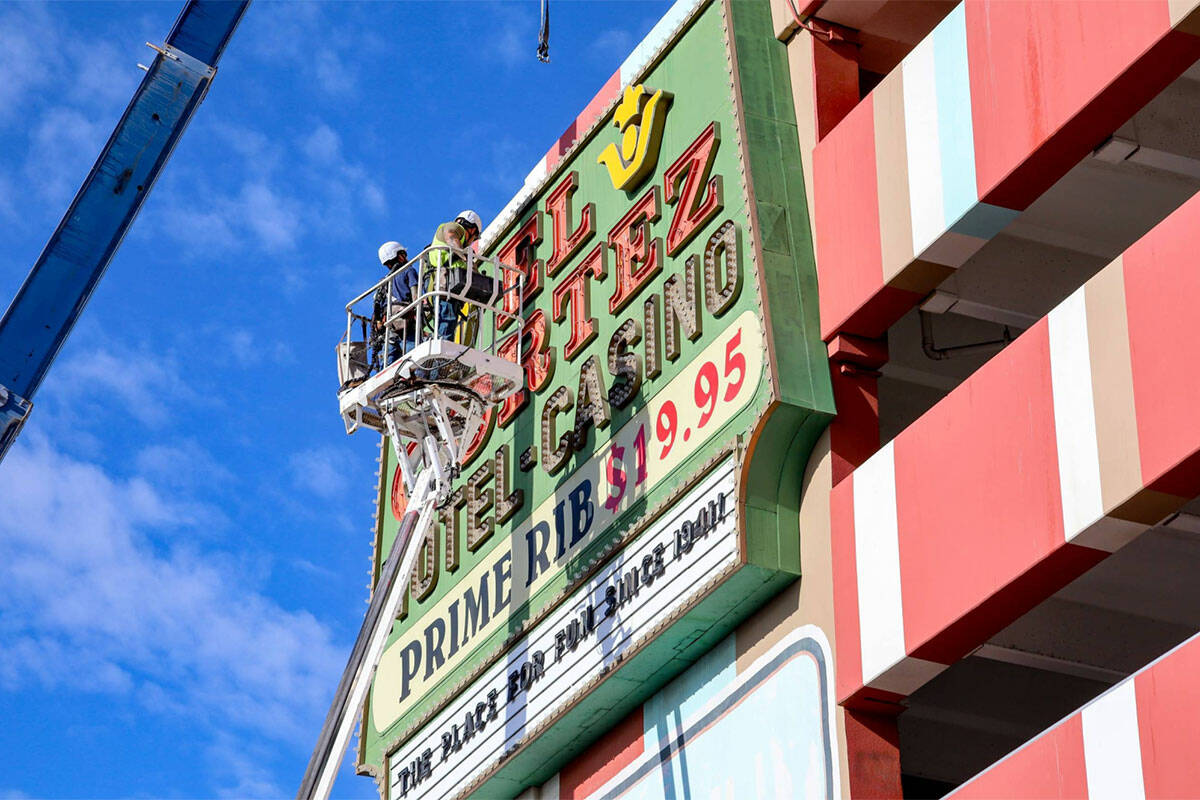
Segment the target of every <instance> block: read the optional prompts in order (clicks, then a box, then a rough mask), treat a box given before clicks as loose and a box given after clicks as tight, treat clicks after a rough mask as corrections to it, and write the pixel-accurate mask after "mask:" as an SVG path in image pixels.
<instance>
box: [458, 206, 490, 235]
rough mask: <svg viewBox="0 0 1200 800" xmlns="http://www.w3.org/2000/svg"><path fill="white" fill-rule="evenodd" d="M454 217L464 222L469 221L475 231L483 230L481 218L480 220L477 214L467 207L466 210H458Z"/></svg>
mask: <svg viewBox="0 0 1200 800" xmlns="http://www.w3.org/2000/svg"><path fill="white" fill-rule="evenodd" d="M455 219H461V220H463V221H465V222H469V223H471V224H472V225H474V226H475V230H477V231H482V230H483V220H481V219H480V218H479V215H478V214H476V213H475V212H474V211H472V210H471V209H469V208H468V209H467V210H466V211H460V212H458V216H457V217H455Z"/></svg>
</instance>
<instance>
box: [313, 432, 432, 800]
mask: <svg viewBox="0 0 1200 800" xmlns="http://www.w3.org/2000/svg"><path fill="white" fill-rule="evenodd" d="M425 446H426V448H427V455H426V458H427V459H429V460H430V461H431V462H433V463H436V461H437V454H436V448H437V443H436V442H435V441H433V438H432V437H429V438H427V439H426V440H425ZM430 450H432V451H433V452H428V451H430ZM434 473H435V471H434V470H430V469H425V470H422V471H421V474H420V475H419V476H418V477H417V481H416V487H415V489H414V491H413V492H412V494H411V495H410V496H409V504H408V509H409V510H408V513H406V514H405V515H404V519H403V520H402V521H401V523H400V530H399V531H398V532H397V534H396V541H395V543H394V544H393V545H392V551H391V553H390V554H389V555H388V557H387V560H386V561H385V562H384V565H383V569H382V570H381V571H380V574H379V581H378V582H377V583H376V584H375V591H374V593H373V594H372V596H371V605H370V606H369V608H368V609H367V617H366V619H365V620H363V625H362V629H361V630H360V631H359V633H358V639H357V640H356V641H355V642H354V650H353V651H351V653H350V660H349V661H348V662H347V663H346V669H345V671H344V672H343V673H342V680H341V682H340V683H338V688H337V693H336V694H335V695H334V698H333V705H331V706H330V708H329V714H328V716H326V717H325V725H324V726H323V727H322V728H321V736H320V738H319V739H318V740H317V746H316V749H314V750H313V754H312V758H311V759H309V762H308V769H307V770H305V772H304V780H303V782H301V784H300V791H299V792H298V793H297V794H296V798H297V800H327V799H328V797H329V793H330V791H331V790H332V789H333V781H334V779H335V778H336V777H337V772H338V767H339V766H340V765H341V763H342V758H343V757H344V756H345V754H346V746H347V744H349V741H350V731H351V729H352V728H353V727H354V721H355V719H356V718H357V717H358V712H359V709H361V708H362V704H363V700H365V699H366V696H367V689H368V687H370V685H371V679H372V678H373V677H374V675H375V667H376V666H377V665H378V664H379V658H380V656H381V655H383V646H384V645H385V644H386V643H387V638H388V633H389V632H390V631H391V630H392V624H393V623H394V622H395V621H396V614H397V612H398V611H399V610H400V601H401V599H403V597H404V590H405V588H406V587H407V585H408V576H409V575H411V574H412V569H413V566H414V565H415V564H416V560H417V554H418V553H419V552H420V550H421V543H422V542H423V541H424V540H425V536H426V534H427V533H428V532H429V526H430V525H432V524H433V521H434V511H435V510H436V507H437V494H438V487H437V482H436V479H435V477H434Z"/></svg>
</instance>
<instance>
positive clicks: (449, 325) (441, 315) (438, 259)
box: [426, 209, 483, 345]
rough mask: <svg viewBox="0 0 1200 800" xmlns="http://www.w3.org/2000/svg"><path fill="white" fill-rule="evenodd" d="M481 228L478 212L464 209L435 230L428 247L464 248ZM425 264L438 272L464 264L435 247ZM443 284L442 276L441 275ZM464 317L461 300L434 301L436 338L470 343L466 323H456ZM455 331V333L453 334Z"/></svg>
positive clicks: (470, 338) (449, 253) (471, 241)
mask: <svg viewBox="0 0 1200 800" xmlns="http://www.w3.org/2000/svg"><path fill="white" fill-rule="evenodd" d="M482 228H483V222H482V221H481V220H480V219H479V215H478V214H476V213H475V212H474V211H471V210H470V209H467V210H466V211H461V212H459V214H458V216H457V217H455V218H454V221H453V222H443V223H442V224H441V225H439V226H438V229H437V232H436V233H435V234H434V235H433V243H432V246H433V247H435V248H444V247H454V248H457V249H459V250H466V249H467V248H468V247H470V246H471V245H472V244H473V243H474V242H476V241H478V240H479V234H480V231H481V230H482ZM429 263H430V265H432V266H433V267H435V268H436V269H437V270H438V271H440V272H443V274H444V273H445V272H446V271H447V270H446V269H443V268H447V269H454V268H458V267H465V266H466V265H465V264H464V263H463V260H462V258H461V257H460V256H458V255H457V254H455V253H453V252H452V251H450V250H444V249H435V250H433V251H432V252H430V254H429ZM442 280H443V285H445V281H446V278H445V277H443V279H442ZM432 288H433V287H432V286H429V287H426V290H427V291H428V290H429V289H432ZM463 316H464V309H463V303H462V302H460V301H458V300H455V299H453V298H446V299H443V300H440V301H439V302H438V325H437V337H438V338H439V339H456V340H457V341H458V342H459V343H460V344H465V345H471V344H473V343H474V338H475V337H474V336H473V335H472V332H470V331H469V330H468V329H467V327H466V326H464V327H463V328H461V329H460V328H459V322H460V320H461V318H462V317H463ZM456 333H457V336H456Z"/></svg>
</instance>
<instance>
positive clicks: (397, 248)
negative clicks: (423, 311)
mask: <svg viewBox="0 0 1200 800" xmlns="http://www.w3.org/2000/svg"><path fill="white" fill-rule="evenodd" d="M379 263H380V264H382V265H383V268H384V269H386V270H387V271H388V274H389V275H391V276H392V279H391V281H389V282H387V283H381V284H380V285H379V288H378V289H376V290H375V297H374V309H373V312H372V315H371V317H372V320H371V361H372V363H375V364H379V354H380V351H381V350H382V349H383V343H384V340H385V338H386V339H390V340H391V342H390V345H389V346H388V352H387V363H388V364H390V363H391V362H392V361H394V360H395V359H396V358H398V357H399V356H400V355H401V354H402V353H404V351H405V350H407V349H408V348H409V347H410V346H412V343H413V341H414V340H415V337H416V322H415V319H413V320H411V321H408V322H407V324H403V325H402V326H401V330H399V331H395V330H393V331H392V332H391V335H390V336H387V335H386V334H387V331H386V323H387V320H388V318H389V317H391V316H393V315H394V314H395V313H396V311H397V310H398V309H399V308H402V307H403V306H406V305H408V304H409V303H411V302H412V301H413V299H414V297H415V294H416V292H415V288H416V285H417V270H416V266H415V265H413V264H409V263H408V250H407V249H406V248H405V247H404V245H402V244H400V243H399V242H384V243H383V245H382V246H380V248H379ZM389 290H390V291H389ZM410 314H411V312H410ZM380 366H386V365H383V364H380Z"/></svg>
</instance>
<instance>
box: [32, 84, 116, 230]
mask: <svg viewBox="0 0 1200 800" xmlns="http://www.w3.org/2000/svg"><path fill="white" fill-rule="evenodd" d="M116 122H117V120H116V119H115V118H114V119H111V120H105V121H100V120H99V119H97V115H95V114H90V115H85V114H84V113H83V112H82V111H80V110H78V109H76V108H71V107H68V106H56V107H53V108H51V109H49V110H48V111H46V112H45V113H44V114H42V115H41V117H40V118H39V120H38V123H37V125H36V126H35V127H34V129H33V132H32V135H31V142H30V147H29V154H28V156H27V157H26V159H25V170H24V178H25V179H24V181H23V183H24V184H25V185H26V186H29V187H31V188H32V189H33V191H34V192H35V193H36V195H37V196H38V197H39V198H40V199H42V200H44V201H46V204H47V205H48V206H49V207H56V206H62V207H63V208H64V209H65V207H66V205H67V203H69V202H70V200H71V198H72V197H73V196H74V194H75V192H77V191H78V190H79V187H80V186H82V185H83V180H84V178H86V177H87V174H88V170H89V169H91V167H92V164H94V163H95V161H96V157H97V156H98V155H99V154H100V149H101V148H102V147H104V143H105V141H106V140H107V139H108V135H109V133H110V131H111V130H112V126H113V125H114V124H116Z"/></svg>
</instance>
